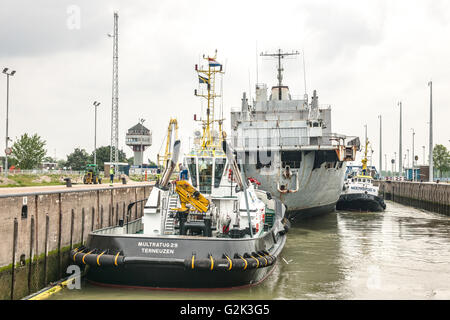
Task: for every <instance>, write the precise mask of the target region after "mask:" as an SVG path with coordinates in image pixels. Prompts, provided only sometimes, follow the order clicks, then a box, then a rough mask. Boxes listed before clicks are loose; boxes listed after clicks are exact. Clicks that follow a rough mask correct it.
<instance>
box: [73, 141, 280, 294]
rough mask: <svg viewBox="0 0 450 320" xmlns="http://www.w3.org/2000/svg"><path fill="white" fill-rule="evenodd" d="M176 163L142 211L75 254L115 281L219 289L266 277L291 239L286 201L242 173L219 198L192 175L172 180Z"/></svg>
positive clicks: (93, 275)
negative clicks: (209, 196)
mask: <svg viewBox="0 0 450 320" xmlns="http://www.w3.org/2000/svg"><path fill="white" fill-rule="evenodd" d="M177 143H178V145H179V141H177V142H176V144H177ZM174 149H176V147H175V148H174ZM174 167H175V162H171V165H170V167H169V168H168V169H167V170H166V171H165V173H164V175H163V177H162V179H161V183H160V184H159V185H156V186H155V187H154V188H153V189H152V191H151V193H150V196H149V199H148V201H147V202H146V204H145V207H144V216H143V217H142V218H140V219H137V220H135V221H131V222H128V223H124V224H123V225H121V226H120V225H119V226H116V227H110V228H104V229H99V230H96V231H93V232H91V233H90V234H89V236H88V239H87V242H86V246H85V247H81V248H77V249H75V250H72V251H71V259H73V261H74V262H75V263H77V264H79V265H80V266H86V267H88V270H87V273H86V277H87V279H88V280H89V281H91V282H94V283H98V284H107V285H113V286H114V285H120V286H129V287H154V288H166V289H176V288H180V289H183V288H184V289H188V288H190V289H208V288H209V289H212V288H233V287H240V286H246V285H253V284H257V283H259V282H261V281H262V280H264V279H265V278H266V277H267V276H268V275H269V274H270V272H271V271H272V269H273V267H274V265H275V263H276V260H277V257H278V256H279V254H280V252H281V250H282V249H283V247H284V244H285V242H286V232H287V230H288V221H287V220H286V219H285V218H284V215H285V207H284V205H283V204H282V203H281V202H280V201H279V200H277V199H273V198H271V197H270V195H269V194H267V193H266V192H263V191H261V190H258V189H254V186H253V185H251V184H247V185H246V183H245V182H244V181H243V180H242V179H239V178H238V179H236V181H238V183H237V185H238V187H237V188H240V186H242V190H238V192H237V193H235V192H233V196H232V197H228V198H227V199H220V201H217V202H216V203H214V200H213V201H209V200H208V199H206V198H205V197H204V196H203V195H202V194H201V193H199V192H198V191H197V190H196V189H195V188H193V187H192V185H191V184H190V183H189V182H188V181H184V180H178V181H175V182H174V183H168V179H169V177H170V175H171V174H172V172H173V168H174ZM170 168H172V169H170ZM232 168H233V169H232V170H237V165H236V164H234V165H232ZM234 172H235V173H236V174H239V171H234ZM233 191H235V190H233ZM227 202H229V203H227ZM247 204H248V207H247ZM178 205H180V206H178ZM129 209H131V207H130V208H129ZM227 209H230V210H227ZM250 227H251V229H250Z"/></svg>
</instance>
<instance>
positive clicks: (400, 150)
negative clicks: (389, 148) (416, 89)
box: [397, 101, 403, 176]
mask: <svg viewBox="0 0 450 320" xmlns="http://www.w3.org/2000/svg"><path fill="white" fill-rule="evenodd" d="M397 105H398V106H399V107H400V130H399V145H398V154H399V157H400V159H399V161H398V171H399V173H400V176H402V175H403V173H402V157H401V154H402V102H401V101H400V102H399V103H397Z"/></svg>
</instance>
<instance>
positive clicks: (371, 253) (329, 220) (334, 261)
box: [52, 201, 450, 300]
mask: <svg viewBox="0 0 450 320" xmlns="http://www.w3.org/2000/svg"><path fill="white" fill-rule="evenodd" d="M386 204H387V208H386V211H385V212H382V213H356V212H344V211H340V212H335V213H330V214H328V215H324V216H321V217H317V218H314V219H309V220H305V221H300V222H297V223H296V224H295V225H293V226H292V228H291V230H290V231H289V234H288V240H287V242H286V246H285V248H284V250H283V252H282V255H281V258H280V259H279V261H278V263H277V265H276V267H275V269H274V271H273V273H272V274H271V275H270V276H269V277H268V278H267V279H266V280H265V281H264V282H263V283H261V284H260V285H257V286H254V287H250V288H245V289H239V290H231V291H219V292H207V293H206V292H174V291H161V290H143V289H116V288H109V287H98V286H94V285H91V284H89V283H87V282H82V288H81V290H67V289H66V290H63V291H61V292H59V293H57V294H55V295H54V296H53V297H52V299H86V300H87V299H120V300H124V299H152V300H154V299H169V300H171V299H183V300H185V299H202V300H203V299H208V300H209V299H225V300H226V299H233V300H239V299H450V250H449V248H450V247H449V243H450V218H449V217H445V216H441V215H438V214H433V213H430V212H425V211H422V210H418V209H414V208H410V207H406V206H403V205H400V204H397V203H394V202H390V201H387V202H386Z"/></svg>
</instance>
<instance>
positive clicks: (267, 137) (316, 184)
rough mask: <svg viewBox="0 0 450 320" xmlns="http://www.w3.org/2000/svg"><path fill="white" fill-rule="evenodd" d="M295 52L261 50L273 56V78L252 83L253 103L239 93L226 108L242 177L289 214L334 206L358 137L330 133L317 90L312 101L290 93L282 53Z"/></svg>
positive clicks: (327, 115)
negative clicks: (270, 82)
mask: <svg viewBox="0 0 450 320" xmlns="http://www.w3.org/2000/svg"><path fill="white" fill-rule="evenodd" d="M295 54H298V53H296V52H295V53H284V52H282V51H281V50H278V52H277V53H274V54H264V53H263V54H261V55H263V56H272V57H276V58H277V60H278V65H277V73H278V76H277V78H278V83H277V85H275V86H273V87H272V88H271V90H270V92H269V93H268V89H267V85H266V84H262V83H257V84H256V92H255V100H254V101H253V103H250V102H249V101H248V98H247V96H246V93H244V94H243V97H242V105H241V108H240V110H239V111H232V112H231V129H232V142H233V145H234V149H235V150H236V151H237V152H238V157H239V160H240V163H241V164H242V166H243V171H244V173H245V175H246V176H247V177H252V178H256V179H257V180H258V181H259V182H260V183H261V188H262V189H264V190H266V191H269V192H271V193H272V195H274V196H276V197H278V198H280V199H281V201H282V202H283V203H284V204H285V205H286V206H287V208H288V212H289V214H290V215H293V214H300V215H310V214H316V213H320V212H329V211H332V210H334V209H335V205H336V202H337V200H338V199H339V195H340V193H341V190H342V185H343V182H344V176H345V170H346V162H347V161H353V160H354V159H355V156H356V151H357V150H358V149H359V138H357V137H347V136H345V135H340V134H335V133H332V131H331V107H329V106H328V107H325V108H321V107H320V105H319V98H318V96H317V92H316V90H314V91H313V95H312V97H311V101H309V99H308V96H307V95H306V94H305V95H304V96H303V97H302V99H295V98H293V97H292V96H291V93H290V91H289V87H288V86H286V85H284V84H283V82H282V80H283V67H282V59H283V58H284V57H285V56H287V55H295Z"/></svg>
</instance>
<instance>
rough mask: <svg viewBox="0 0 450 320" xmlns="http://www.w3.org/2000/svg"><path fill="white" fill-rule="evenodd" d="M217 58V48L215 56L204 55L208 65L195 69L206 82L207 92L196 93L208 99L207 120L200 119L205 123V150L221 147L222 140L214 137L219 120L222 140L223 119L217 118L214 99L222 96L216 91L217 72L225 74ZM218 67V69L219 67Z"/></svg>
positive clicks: (203, 142)
mask: <svg viewBox="0 0 450 320" xmlns="http://www.w3.org/2000/svg"><path fill="white" fill-rule="evenodd" d="M216 58H217V50H216V52H215V55H214V57H210V56H207V57H205V55H203V59H204V60H206V61H207V63H208V67H207V68H204V67H203V66H198V65H195V71H197V73H198V78H199V83H200V84H201V83H203V84H206V88H207V93H206V94H199V93H198V92H197V90H195V92H194V94H195V95H196V96H198V97H203V98H205V99H206V100H207V102H208V104H207V109H206V120H201V119H200V120H198V121H201V122H202V123H203V136H202V139H201V144H202V145H201V148H202V149H203V150H205V149H207V148H211V147H212V148H215V147H217V148H220V147H221V145H220V143H221V141H214V140H215V137H213V131H214V123H215V122H217V123H218V124H219V137H218V139H219V140H220V139H221V138H222V123H223V119H222V118H220V119H215V110H214V99H215V98H217V97H221V95H218V94H216V93H215V87H216V74H223V73H224V72H223V71H222V64H221V63H219V62H217V61H216ZM217 68H218V69H217Z"/></svg>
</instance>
